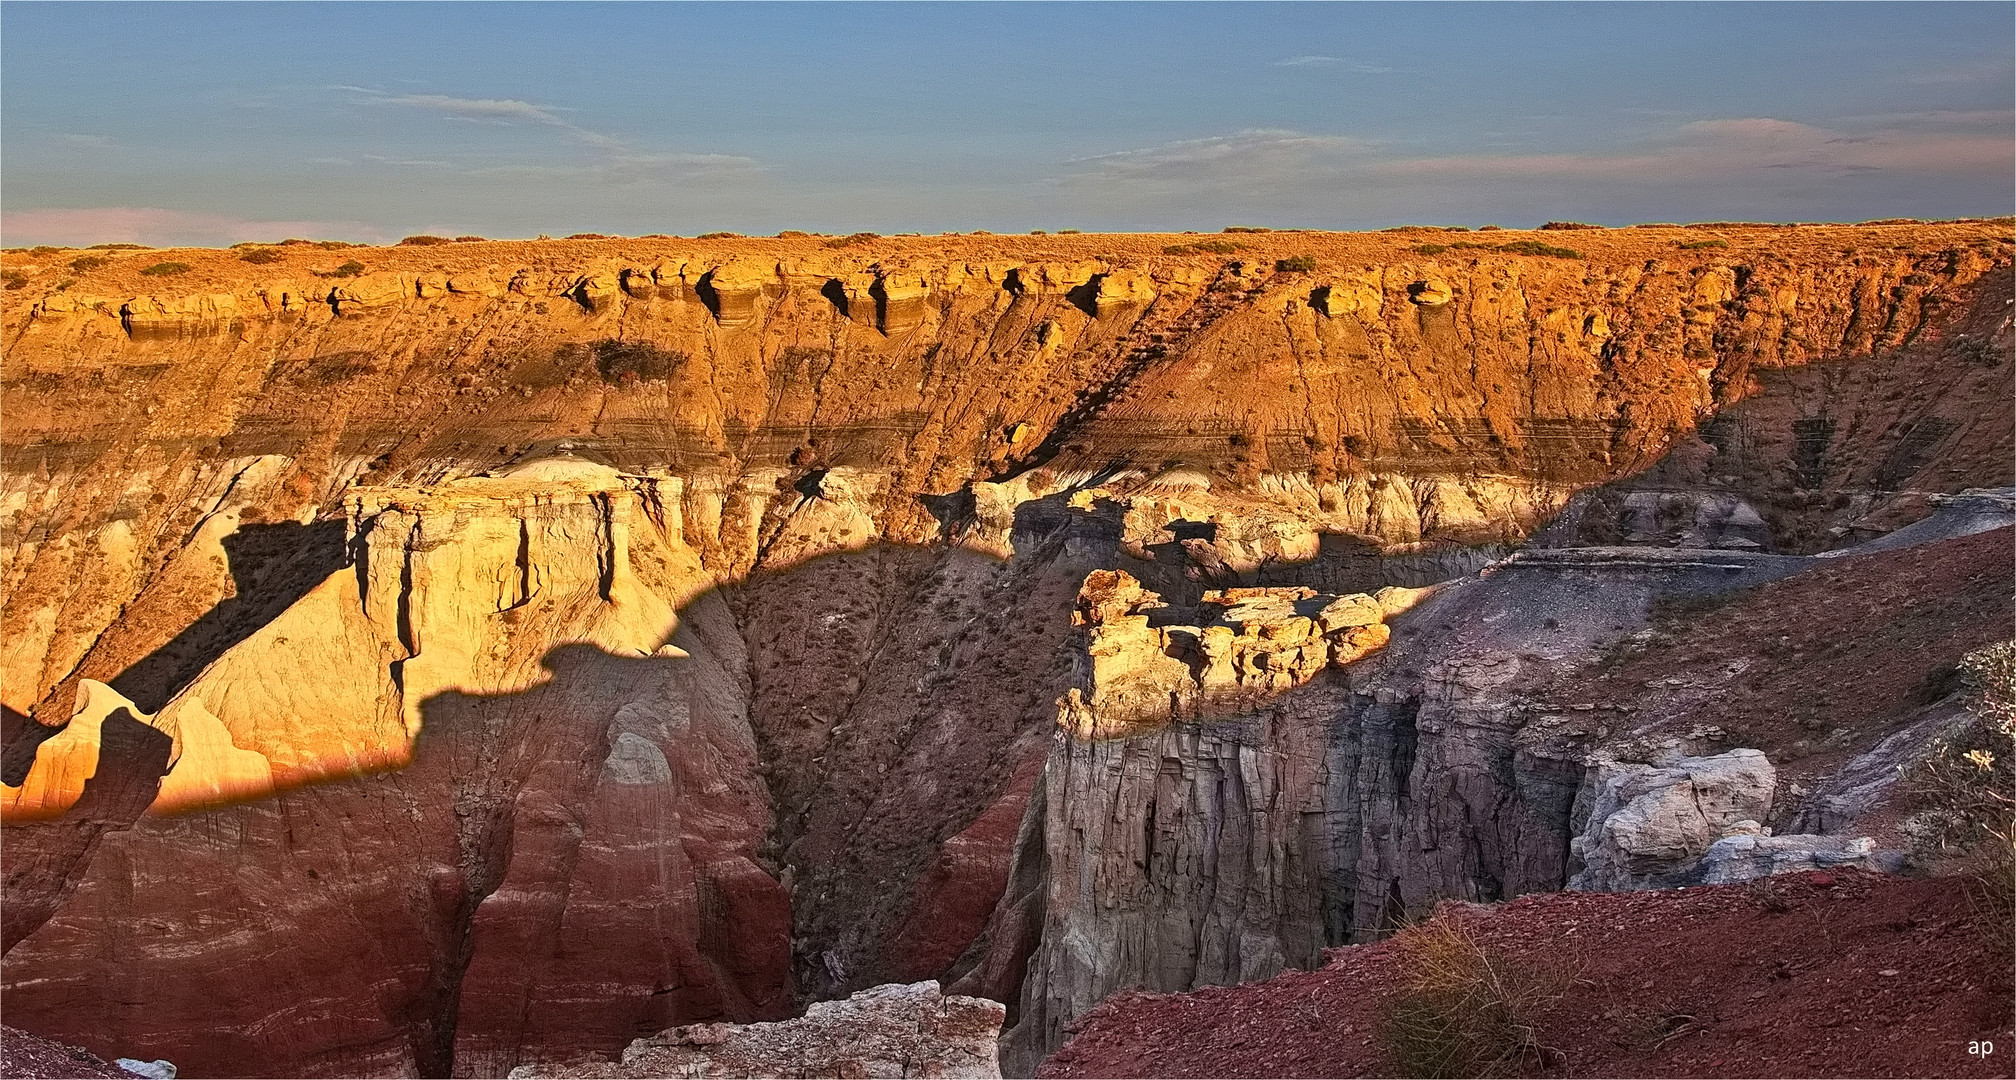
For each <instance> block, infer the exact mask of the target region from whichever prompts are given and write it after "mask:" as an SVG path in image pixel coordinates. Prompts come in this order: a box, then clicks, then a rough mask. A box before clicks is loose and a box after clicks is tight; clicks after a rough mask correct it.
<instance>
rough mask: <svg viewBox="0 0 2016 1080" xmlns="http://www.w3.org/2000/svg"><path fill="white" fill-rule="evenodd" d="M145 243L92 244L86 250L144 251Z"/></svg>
mask: <svg viewBox="0 0 2016 1080" xmlns="http://www.w3.org/2000/svg"><path fill="white" fill-rule="evenodd" d="M146 248H147V245H145V244H92V245H91V246H90V247H88V248H85V249H84V250H86V251H144V250H146Z"/></svg>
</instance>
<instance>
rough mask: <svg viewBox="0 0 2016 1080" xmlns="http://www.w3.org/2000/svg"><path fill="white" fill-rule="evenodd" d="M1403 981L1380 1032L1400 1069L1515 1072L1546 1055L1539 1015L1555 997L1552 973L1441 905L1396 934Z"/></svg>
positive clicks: (1408, 1072) (1425, 1073) (1424, 1073)
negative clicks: (1497, 944)
mask: <svg viewBox="0 0 2016 1080" xmlns="http://www.w3.org/2000/svg"><path fill="white" fill-rule="evenodd" d="M1393 943H1394V948H1395V949H1396V950H1397V952H1398V954H1399V956H1400V962H1401V970H1402V972H1403V974H1402V979H1403V982H1402V985H1401V988H1400V989H1399V990H1398V991H1397V992H1396V993H1395V994H1394V995H1393V996H1392V997H1391V998H1389V999H1388V1000H1387V1001H1386V1002H1385V1003H1384V1004H1383V1005H1382V1006H1381V1008H1380V1014H1379V1027H1378V1036H1379V1040H1380V1042H1381V1043H1382V1044H1383V1045H1384V1047H1385V1050H1386V1054H1387V1059H1388V1064H1389V1065H1390V1066H1391V1067H1392V1069H1393V1072H1394V1074H1395V1075H1398V1076H1410V1077H1412V1076H1419V1077H1455V1076H1465V1077H1467V1076H1511V1075H1517V1074H1519V1073H1521V1072H1523V1071H1525V1070H1526V1068H1527V1067H1528V1066H1529V1065H1538V1064H1542V1063H1544V1062H1545V1060H1546V1059H1547V1057H1548V1053H1547V1051H1546V1050H1545V1048H1543V1047H1542V1046H1541V1044H1540V1040H1539V1036H1538V1034H1537V1033H1536V1031H1535V1029H1534V1026H1533V1024H1534V1018H1535V1017H1536V1016H1537V1015H1538V1014H1539V1013H1540V1011H1541V1010H1543V1009H1545V1008H1546V1007H1547V1006H1548V1005H1549V1004H1551V1003H1552V1002H1554V1001H1556V1000H1558V999H1559V998H1560V996H1561V992H1562V982H1561V980H1560V979H1559V978H1558V977H1556V976H1555V975H1554V974H1553V973H1551V972H1548V971H1545V970H1541V969H1537V968H1534V967H1531V966H1529V965H1526V964H1523V963H1520V962H1518V961H1514V960H1512V959H1511V958H1509V957H1507V956H1506V955H1505V954H1504V953H1503V952H1501V951H1500V950H1498V949H1495V948H1492V947H1490V946H1487V945H1485V944H1484V943H1482V942H1481V941H1479V940H1478V939H1477V937H1476V935H1475V934H1474V933H1472V932H1471V930H1470V929H1469V928H1468V927H1466V926H1464V925H1463V923H1462V921H1461V920H1460V919H1459V918H1457V917H1456V916H1454V915H1453V914H1450V913H1446V912H1444V913H1438V914H1437V915H1436V916H1435V917H1434V918H1432V919H1430V920H1428V921H1427V922H1423V923H1417V924H1415V925H1413V926H1410V927H1407V928H1406V929H1404V930H1402V931H1400V933H1398V934H1396V935H1395V936H1394V938H1393Z"/></svg>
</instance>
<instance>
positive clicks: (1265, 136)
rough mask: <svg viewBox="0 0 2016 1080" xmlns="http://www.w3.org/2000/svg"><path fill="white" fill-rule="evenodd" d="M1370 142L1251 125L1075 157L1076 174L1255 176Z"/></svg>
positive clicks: (1328, 158) (1345, 153) (1100, 177)
mask: <svg viewBox="0 0 2016 1080" xmlns="http://www.w3.org/2000/svg"><path fill="white" fill-rule="evenodd" d="M1366 147H1367V144H1366V143H1365V142H1364V141H1362V140H1359V139H1353V138H1349V137H1347V136H1343V135H1311V134H1307V133H1304V132H1300V131H1290V130H1287V129H1285V128H1248V129H1246V130H1245V131H1238V132H1234V133H1232V134H1229V135H1212V136H1209V137H1206V138H1201V139H1181V140H1178V141H1176V142H1169V143H1163V144H1161V145H1159V146H1149V147H1143V148H1141V149H1138V150H1121V151H1117V152H1115V153H1110V154H1096V155H1093V156H1090V157H1081V158H1073V159H1071V160H1069V161H1066V162H1065V165H1066V166H1067V167H1069V168H1070V169H1071V170H1072V174H1073V177H1074V178H1076V179H1080V180H1089V181H1093V182H1099V181H1106V180H1219V181H1240V180H1249V181H1250V180H1255V179H1261V178H1267V177H1272V176H1277V175H1280V174H1283V173H1285V172H1289V171H1292V170H1295V169H1298V168H1307V167H1309V166H1311V165H1314V164H1319V163H1325V162H1328V163H1332V164H1334V163H1335V162H1337V161H1339V160H1341V159H1344V158H1348V157H1349V156H1351V155H1354V154H1358V153H1361V152H1362V151H1364V150H1365V149H1366Z"/></svg>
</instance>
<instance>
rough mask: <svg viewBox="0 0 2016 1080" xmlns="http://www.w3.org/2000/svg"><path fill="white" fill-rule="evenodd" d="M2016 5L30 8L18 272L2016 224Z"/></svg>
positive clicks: (2, 98)
mask: <svg viewBox="0 0 2016 1080" xmlns="http://www.w3.org/2000/svg"><path fill="white" fill-rule="evenodd" d="M2012 107H2016V5H2011V4H2009V3H2001V2H1984V3H1956V4H1942V3H1896V4H1891V3H1850V4H1827V3H1767V4H1694V3H1685V4H1662V3H1633V4H1618V5H1608V4H1559V5H1557V4H1524V3H1488V4H1467V3H1421V4H1372V3H1364V4H1359V3H1335V4H1333V3H1299V4H1271V3H1183V4H1148V3H1140V4H1098V3H1072V4H1049V3H1014V4H991V3H949V4H926V3H914V4H846V3H823V4H787V3H743V4H646V3H622V4H596V3H549V4H541V3H516V4H487V3H449V4H428V3H388V4H344V3H285V4H260V3H232V4H217V5H213V4H196V3H163V4H115V3H40V2H24V0H10V2H8V3H6V4H5V5H4V7H0V242H4V243H5V244H6V245H9V246H19V245H26V244H41V243H52V244H73V245H74V244H88V243H105V242H137V243H146V244H155V245H169V244H229V243H234V242H239V241H248V240H266V241H271V240H278V239H281V238H284V237H290V236H301V237H309V238H315V239H342V240H353V241H366V242H386V241H389V240H396V239H398V238H400V237H402V236H405V235H410V234H415V233H431V234H437V235H447V236H456V235H469V234H473V235H481V236H490V237H499V238H502V237H528V236H534V235H538V234H541V233H545V234H551V235H554V236H564V235H567V234H570V233H577V232H596V233H609V234H621V235H639V234H643V233H669V234H674V235H689V236H690V235H694V234H697V233H700V232H709V231H733V232H740V233H745V234H750V235H758V234H773V233H776V232H778V231H780V230H784V229H802V230H806V231H812V232H833V233H846V232H855V231H874V232H881V233H899V232H921V233H937V232H965V231H973V230H979V229H985V230H989V231H994V232H1026V231H1029V230H1032V229H1050V230H1056V229H1060V228H1076V229H1082V230H1085V231H1088V232H1090V231H1182V230H1199V231H1215V230H1217V229H1220V228H1222V227H1224V226H1227V225H1249V226H1266V227H1274V228H1325V229H1368V228H1383V227H1388V226H1393V225H1400V224H1462V225H1472V226H1475V225H1483V224H1498V225H1503V226H1505V227H1508V228H1517V227H1522V226H1524V227H1530V226H1532V225H1536V224H1539V223H1541V222H1544V221H1548V220H1561V219H1568V220H1576V221H1585V222H1592V223H1598V224H1609V225H1622V224H1631V223H1637V222H1651V221H1682V222H1684V221H1712V220H1753V221H1757V220H1768V221H1861V220H1868V219H1872V218H1885V217H1919V218H1941V217H1962V216H1994V215H2004V214H2009V213H2010V212H2011V209H2012V202H2016V195H2012V187H2016V135H2012V123H2016V119H2012Z"/></svg>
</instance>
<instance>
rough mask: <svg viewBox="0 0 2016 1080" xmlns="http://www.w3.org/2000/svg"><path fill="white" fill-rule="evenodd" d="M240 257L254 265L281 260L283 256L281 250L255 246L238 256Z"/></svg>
mask: <svg viewBox="0 0 2016 1080" xmlns="http://www.w3.org/2000/svg"><path fill="white" fill-rule="evenodd" d="M238 258H239V259H240V260H241V261H243V262H248V263H252V264H254V265H264V264H266V263H276V262H279V261H280V258H281V256H280V253H279V252H277V251H275V250H273V249H272V248H253V249H252V250H250V251H248V252H246V253H245V254H243V255H240V256H238Z"/></svg>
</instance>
